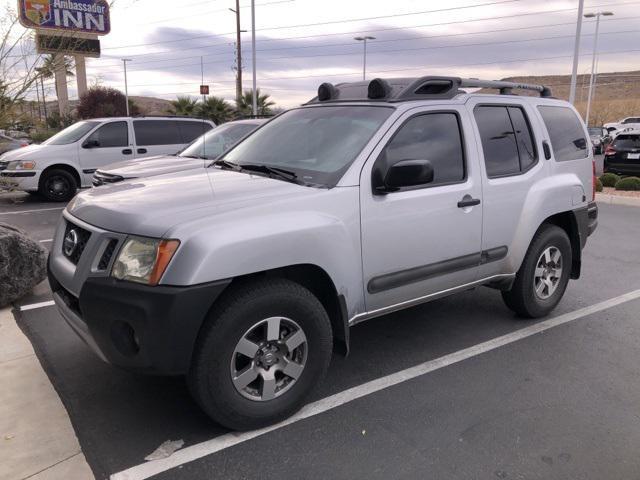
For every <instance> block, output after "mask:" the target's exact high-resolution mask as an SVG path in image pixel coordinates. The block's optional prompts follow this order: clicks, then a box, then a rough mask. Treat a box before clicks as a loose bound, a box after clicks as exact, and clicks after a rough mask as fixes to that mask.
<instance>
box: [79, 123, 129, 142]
mask: <svg viewBox="0 0 640 480" xmlns="http://www.w3.org/2000/svg"><path fill="white" fill-rule="evenodd" d="M94 140H95V141H96V142H98V143H97V145H98V148H109V147H127V146H129V127H128V125H127V122H111V123H107V124H105V125H103V126H101V127H100V128H99V129H97V130H96V131H95V132H93V133H92V134H91V136H89V138H88V139H87V141H89V142H91V141H94Z"/></svg>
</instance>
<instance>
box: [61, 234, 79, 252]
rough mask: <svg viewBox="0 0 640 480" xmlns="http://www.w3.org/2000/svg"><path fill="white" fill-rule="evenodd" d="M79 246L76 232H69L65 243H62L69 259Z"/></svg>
mask: <svg viewBox="0 0 640 480" xmlns="http://www.w3.org/2000/svg"><path fill="white" fill-rule="evenodd" d="M77 246H78V232H76V231H75V230H69V232H68V233H67V234H66V235H65V237H64V242H63V243H62V251H63V252H64V254H65V255H66V256H67V257H70V256H71V255H73V252H75V250H76V247H77Z"/></svg>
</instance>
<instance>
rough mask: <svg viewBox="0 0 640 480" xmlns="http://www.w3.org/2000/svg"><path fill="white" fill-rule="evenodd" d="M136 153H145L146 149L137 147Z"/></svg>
mask: <svg viewBox="0 0 640 480" xmlns="http://www.w3.org/2000/svg"><path fill="white" fill-rule="evenodd" d="M138 153H147V149H146V148H139V149H138Z"/></svg>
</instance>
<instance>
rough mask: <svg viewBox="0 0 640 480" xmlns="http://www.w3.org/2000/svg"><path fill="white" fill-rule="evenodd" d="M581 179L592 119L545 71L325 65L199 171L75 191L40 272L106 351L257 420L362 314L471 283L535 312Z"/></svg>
mask: <svg viewBox="0 0 640 480" xmlns="http://www.w3.org/2000/svg"><path fill="white" fill-rule="evenodd" d="M466 87H469V88H479V87H481V88H491V89H497V90H499V92H500V95H486V94H469V93H465V92H464V91H463V90H462V89H463V88H466ZM514 89H522V90H525V91H527V92H536V93H537V94H538V96H516V95H514V94H513V93H512V91H513V90H514ZM593 192H594V179H593V157H592V152H591V148H590V142H589V136H588V133H587V130H586V128H585V126H584V124H583V122H582V121H581V120H580V119H579V117H578V114H577V113H576V111H575V109H574V108H573V107H572V106H571V105H569V104H568V103H566V102H564V101H560V100H556V99H553V98H551V93H550V91H549V89H548V88H545V87H542V86H536V85H523V84H513V83H506V82H484V81H479V80H465V79H460V78H456V77H432V76H428V77H423V78H417V79H390V80H382V79H375V80H373V81H371V82H357V83H346V84H340V85H331V84H327V83H325V84H323V85H321V86H320V88H319V90H318V96H317V97H316V98H314V99H313V100H311V101H310V102H309V103H307V104H306V105H304V106H302V107H300V108H295V109H292V110H289V111H287V112H285V113H283V114H281V115H279V116H278V117H276V118H274V119H272V120H271V121H270V122H268V123H267V124H265V125H264V126H263V127H262V128H260V129H258V130H256V131H255V132H254V133H252V134H250V135H249V136H248V137H247V138H245V140H243V141H242V142H240V143H239V144H237V145H236V146H235V147H233V148H232V149H231V150H229V151H228V152H227V153H226V154H225V155H224V156H223V157H221V158H219V159H217V160H216V161H215V162H213V163H212V164H211V165H210V167H209V168H207V169H203V170H202V171H195V170H194V171H186V172H181V173H177V174H174V175H172V176H164V175H161V176H156V177H152V178H148V179H137V180H133V181H125V182H120V183H117V184H113V185H110V186H105V187H103V188H98V189H92V190H90V191H86V192H83V193H80V194H79V195H78V196H77V197H76V198H75V199H74V200H73V201H72V202H71V203H70V204H69V205H68V206H67V208H66V210H65V211H64V213H63V217H62V219H61V221H60V225H59V226H58V230H57V233H56V235H55V241H54V244H53V248H52V252H51V256H50V260H49V267H50V281H51V285H52V290H53V292H54V299H55V302H56V304H57V305H58V307H59V309H60V311H61V312H62V315H63V316H64V318H65V319H66V320H67V322H68V323H69V325H70V326H71V327H72V328H73V329H74V330H75V331H76V332H77V333H78V335H80V337H82V339H84V341H85V342H86V343H87V344H88V345H89V346H90V347H91V348H92V349H93V350H94V351H95V352H96V353H97V355H99V356H100V357H101V358H103V359H104V360H106V361H108V362H110V363H112V364H114V365H117V366H119V367H123V368H126V369H130V370H134V371H138V372H148V373H155V374H170V375H175V374H178V375H186V376H187V378H188V383H189V386H190V389H191V392H192V394H193V396H194V397H195V399H196V401H197V402H198V403H199V404H200V406H201V407H202V408H203V409H204V410H205V411H206V412H207V414H209V415H210V416H211V417H212V418H213V419H214V420H216V421H218V422H219V423H221V424H223V425H225V426H227V427H230V428H233V429H250V428H257V427H261V426H264V425H267V424H270V423H272V422H276V421H279V420H282V419H284V418H285V417H287V416H289V415H291V414H292V413H293V412H295V411H296V410H297V409H299V408H300V407H301V406H302V405H303V404H304V402H305V400H306V399H307V398H308V396H309V393H310V392H311V390H312V389H313V388H314V387H315V386H316V385H318V383H319V382H320V380H321V379H322V377H323V376H324V374H325V372H326V370H327V367H328V365H329V361H330V359H331V355H332V351H333V349H334V348H336V349H337V350H340V351H342V352H343V353H346V352H348V348H349V327H351V326H352V325H355V324H357V323H359V322H362V321H364V320H367V319H370V318H373V317H377V316H380V315H384V314H386V313H389V312H393V311H396V310H400V309H403V308H407V307H410V306H413V305H417V304H419V303H423V302H427V301H429V300H433V299H436V298H439V297H442V296H445V295H450V294H453V293H456V292H460V291H463V290H467V289H469V288H472V287H476V286H480V285H485V286H488V287H492V288H495V289H497V290H500V291H501V294H502V297H503V298H504V301H505V303H506V305H507V307H509V308H510V309H512V310H513V311H515V312H516V313H517V314H518V315H520V316H522V317H527V318H531V317H541V316H544V315H547V314H548V313H549V312H551V310H553V308H554V307H555V306H556V305H557V304H558V302H559V301H560V299H561V297H562V295H563V294H564V291H565V289H566V287H567V283H568V281H569V279H570V278H571V279H577V278H578V277H579V275H580V267H581V252H582V249H583V247H584V245H585V243H586V240H587V237H588V236H589V235H590V234H591V233H592V232H593V230H594V229H595V228H596V224H597V208H596V205H595V203H594V202H593V199H594V193H593Z"/></svg>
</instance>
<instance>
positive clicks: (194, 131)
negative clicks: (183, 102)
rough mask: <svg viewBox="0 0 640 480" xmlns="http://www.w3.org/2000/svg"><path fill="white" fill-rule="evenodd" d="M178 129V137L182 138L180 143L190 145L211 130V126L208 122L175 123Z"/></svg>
mask: <svg viewBox="0 0 640 480" xmlns="http://www.w3.org/2000/svg"><path fill="white" fill-rule="evenodd" d="M176 123H177V124H178V128H179V129H180V136H181V137H182V143H191V142H193V141H194V140H195V139H196V138H198V137H199V136H201V135H204V134H205V133H207V132H208V131H209V130H211V128H212V127H211V124H210V123H208V122H181V121H177V122H176Z"/></svg>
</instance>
